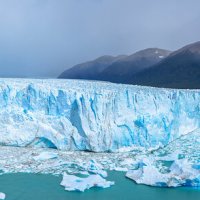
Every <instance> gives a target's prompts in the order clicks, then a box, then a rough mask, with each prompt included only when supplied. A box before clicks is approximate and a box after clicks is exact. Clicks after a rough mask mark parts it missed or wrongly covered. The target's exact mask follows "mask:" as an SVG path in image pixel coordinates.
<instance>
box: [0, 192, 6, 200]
mask: <svg viewBox="0 0 200 200" xmlns="http://www.w3.org/2000/svg"><path fill="white" fill-rule="evenodd" d="M5 198H6V195H5V194H4V193H2V192H0V199H2V200H4V199H5Z"/></svg>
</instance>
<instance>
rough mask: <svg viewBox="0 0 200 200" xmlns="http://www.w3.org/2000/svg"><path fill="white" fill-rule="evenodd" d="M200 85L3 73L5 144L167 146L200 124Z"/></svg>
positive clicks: (100, 148) (1, 135)
mask: <svg viewBox="0 0 200 200" xmlns="http://www.w3.org/2000/svg"><path fill="white" fill-rule="evenodd" d="M199 100H200V91H199V90H173V89H158V88H151V87H142V86H130V85H121V84H112V83H107V82H92V81H78V80H52V79H0V109H1V112H0V125H1V126H0V144H1V145H10V146H23V147H25V146H34V147H49V148H57V149H61V150H88V151H95V152H106V151H111V152H115V151H120V150H124V151H125V150H126V151H129V150H131V149H133V148H139V147H143V148H146V149H150V148H155V147H159V146H165V145H167V144H168V143H169V142H171V141H173V140H175V139H176V138H178V137H180V136H181V135H185V134H187V133H189V132H192V131H194V130H196V129H199V128H200V115H199V113H200V105H199V102H200V101H199Z"/></svg>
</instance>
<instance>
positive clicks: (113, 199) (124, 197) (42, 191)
mask: <svg viewBox="0 0 200 200" xmlns="http://www.w3.org/2000/svg"><path fill="white" fill-rule="evenodd" d="M108 180H114V181H115V185H114V186H112V187H110V188H107V189H101V188H93V189H90V190H87V191H86V192H84V193H81V192H67V191H65V190H64V188H63V187H61V186H60V185H59V184H60V182H61V177H55V176H52V175H38V174H22V173H18V174H5V175H2V176H0V192H4V193H6V195H7V198H6V200H79V199H81V200H93V199H94V200H129V199H131V200H161V199H162V200H179V199H180V200H193V199H200V190H198V189H192V188H171V189H170V188H154V187H148V186H144V185H137V184H135V183H134V182H133V181H131V180H129V179H127V178H125V177H124V173H122V172H110V173H109V177H108Z"/></svg>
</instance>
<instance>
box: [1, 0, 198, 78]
mask: <svg viewBox="0 0 200 200" xmlns="http://www.w3.org/2000/svg"><path fill="white" fill-rule="evenodd" d="M199 7H200V2H199V0H191V1H188V0H168V1H161V0H151V1H148V0H58V1H54V0H29V1H27V0H6V1H3V0H2V1H0V27H1V31H0V44H1V48H0V75H1V76H30V77H34V76H45V77H56V76H57V75H58V74H60V73H61V72H62V71H63V70H64V69H66V68H68V67H71V66H72V65H74V64H77V63H79V62H83V61H86V60H89V59H93V58H96V57H98V56H101V55H104V54H111V55H117V54H130V53H133V52H134V51H137V50H140V49H143V48H147V47H155V46H157V47H161V48H166V49H172V50H174V49H177V48H179V47H180V46H183V45H185V44H186V43H188V42H190V41H191V42H193V41H194V40H197V39H198V37H199V35H200V26H198V27H197V23H196V22H195V23H190V22H193V21H195V20H196V19H197V18H199V16H200V15H199V9H198V8H199ZM180 30H181V32H180ZM188 30H189V31H188ZM193 30H195V31H193ZM187 32H190V34H189V37H188V35H187V34H182V33H187Z"/></svg>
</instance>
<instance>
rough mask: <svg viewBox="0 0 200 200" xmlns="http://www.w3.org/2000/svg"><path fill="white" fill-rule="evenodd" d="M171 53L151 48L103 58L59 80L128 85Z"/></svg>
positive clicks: (67, 72) (67, 71)
mask: <svg viewBox="0 0 200 200" xmlns="http://www.w3.org/2000/svg"><path fill="white" fill-rule="evenodd" d="M169 53H170V51H167V50H163V49H158V48H149V49H145V50H142V51H139V52H136V53H134V54H132V55H130V56H117V57H113V56H102V57H100V58H97V59H95V60H93V61H89V62H86V63H82V64H78V65H75V66H74V67H72V68H70V69H68V70H66V71H64V72H63V73H62V74H61V75H60V76H59V78H68V79H89V80H106V81H111V82H117V83H126V81H127V80H129V79H130V78H131V77H132V76H133V75H134V74H135V73H137V72H139V71H141V70H143V69H146V68H148V67H150V66H151V65H153V64H155V63H158V62H160V61H161V60H162V59H163V58H165V57H166V56H168V55H169Z"/></svg>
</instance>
